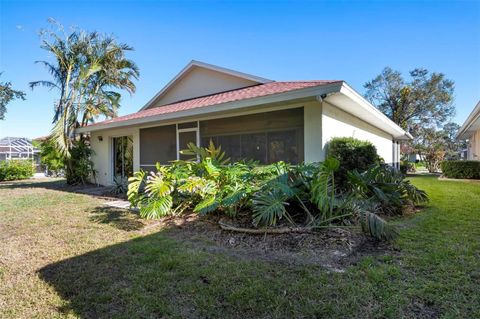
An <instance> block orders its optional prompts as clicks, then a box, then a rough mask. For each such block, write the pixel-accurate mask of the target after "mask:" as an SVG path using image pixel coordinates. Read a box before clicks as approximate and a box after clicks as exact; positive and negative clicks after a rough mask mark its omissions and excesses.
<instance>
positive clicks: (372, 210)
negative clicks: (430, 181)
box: [128, 144, 426, 239]
mask: <svg viewBox="0 0 480 319" xmlns="http://www.w3.org/2000/svg"><path fill="white" fill-rule="evenodd" d="M192 149H193V150H192ZM208 149H209V151H207V149H199V148H193V147H190V151H191V152H192V154H196V155H197V156H196V157H194V158H192V160H188V161H174V162H172V163H171V165H168V166H162V165H159V164H157V167H156V169H157V171H156V172H150V173H147V172H143V171H140V172H136V173H135V174H134V176H133V177H131V178H130V179H129V182H130V184H129V187H128V199H129V200H130V202H131V204H132V206H134V207H137V208H139V210H140V214H141V216H143V217H145V218H159V217H162V216H166V215H175V214H179V213H181V212H183V211H185V210H186V209H189V211H193V212H196V213H198V214H208V213H216V214H225V215H228V216H230V217H231V218H245V217H247V218H251V222H252V224H253V226H254V227H255V228H260V229H264V230H265V231H268V230H269V229H272V228H273V230H277V231H278V230H279V229H282V227H284V225H287V227H291V228H292V229H293V228H294V229H296V230H297V231H298V230H301V229H305V230H315V229H317V228H322V227H331V226H335V225H336V226H339V225H342V226H348V227H350V226H351V225H353V224H355V223H356V222H357V223H359V224H360V225H361V226H362V229H363V230H364V231H365V232H366V233H368V234H370V235H372V236H374V237H376V238H378V239H391V238H393V237H395V235H396V231H395V229H394V228H393V227H392V226H390V225H388V223H387V222H386V221H385V220H384V219H382V218H381V217H380V216H379V213H383V212H385V211H387V210H389V209H390V207H395V208H397V207H402V205H406V204H407V202H409V203H410V202H411V203H421V202H423V201H424V200H425V199H426V194H425V193H424V192H422V191H419V190H418V189H416V188H415V187H414V186H413V185H411V184H410V183H409V182H408V181H405V180H403V175H397V174H396V173H394V172H393V171H391V170H387V169H386V168H384V167H383V166H378V167H375V168H372V169H369V170H367V172H366V173H365V174H360V173H358V172H354V173H352V176H351V177H350V179H351V181H352V183H353V184H352V186H350V188H349V189H350V190H351V191H350V192H349V191H347V192H346V191H345V190H343V189H340V188H339V187H338V185H337V184H336V181H335V173H336V171H337V170H338V169H339V166H340V163H339V161H338V160H337V159H334V158H329V159H327V160H326V161H325V162H323V163H320V164H310V165H304V164H302V165H295V166H293V165H290V164H287V163H284V162H278V163H274V164H271V165H263V166H260V165H257V164H255V163H254V162H247V163H245V162H241V163H240V162H237V163H229V164H225V165H223V164H221V163H222V159H223V158H224V154H223V152H221V150H220V148H216V147H215V146H214V145H213V144H212V145H210V146H209V148H208ZM214 150H216V151H214ZM200 154H203V155H200ZM208 154H212V155H215V160H213V159H212V158H210V157H209V156H208ZM355 192H356V193H355ZM279 227H280V228H279ZM286 231H288V229H287V230H286Z"/></svg>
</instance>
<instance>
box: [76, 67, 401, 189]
mask: <svg viewBox="0 0 480 319" xmlns="http://www.w3.org/2000/svg"><path fill="white" fill-rule="evenodd" d="M77 132H78V133H89V134H90V135H91V146H92V148H93V150H94V156H93V162H94V165H95V169H96V170H97V176H96V179H97V182H98V183H99V184H102V185H107V184H112V183H113V182H114V180H116V179H118V178H124V177H126V176H129V175H131V174H132V172H133V171H136V170H139V169H144V170H153V169H154V168H155V163H156V162H160V163H162V164H168V163H169V162H170V161H172V160H176V159H182V158H183V156H182V155H181V154H180V153H179V151H180V150H182V149H185V148H186V146H187V143H189V142H193V143H196V144H197V145H202V146H203V145H206V144H207V143H208V142H209V141H210V140H212V141H213V142H214V143H215V144H216V145H221V146H222V149H223V150H224V151H225V152H226V153H227V155H228V156H229V157H230V158H232V160H238V159H243V158H248V159H254V160H258V161H259V162H261V163H271V162H275V161H279V160H283V161H286V162H290V163H301V162H318V161H322V160H324V159H325V154H326V145H327V142H328V141H329V140H330V139H331V138H332V137H336V136H352V137H355V138H358V139H362V140H369V141H371V142H372V143H373V144H374V145H375V146H376V147H377V150H378V153H379V155H380V156H381V157H383V159H384V160H385V162H386V163H389V164H391V165H394V166H396V167H398V166H399V161H400V147H399V142H400V141H402V140H406V139H409V138H411V136H410V135H409V134H408V133H406V132H405V131H404V130H402V129H401V128H400V127H399V126H397V125H396V124H395V123H393V122H392V121H390V120H389V119H388V118H387V117H386V116H385V115H383V114H382V113H381V112H380V111H378V110H377V109H376V108H375V107H374V106H372V105H371V104H370V103H369V102H367V101H366V100H365V99H364V98H363V97H362V96H361V95H360V94H358V93H357V92H356V91H355V90H353V89H352V88H351V87H350V86H349V85H348V84H347V83H346V82H344V81H325V80H317V81H287V82H276V81H272V80H269V79H265V78H262V77H258V76H255V75H250V74H246V73H242V72H238V71H234V70H230V69H226V68H223V67H219V66H215V65H211V64H207V63H203V62H198V61H192V62H191V63H189V64H188V65H187V66H186V67H185V68H184V69H183V70H182V71H181V72H180V73H179V74H178V75H177V76H175V77H174V78H173V79H172V80H171V81H170V82H169V83H168V84H167V85H166V86H165V87H164V88H163V89H162V90H160V92H158V93H157V94H156V95H155V96H154V97H153V98H152V99H151V100H150V101H149V102H148V103H147V104H146V105H145V106H144V107H142V108H141V109H140V110H139V111H138V112H136V113H133V114H129V115H125V116H120V117H116V118H113V119H109V120H106V121H103V122H98V123H95V124H92V125H89V126H86V127H82V128H80V129H78V130H77Z"/></svg>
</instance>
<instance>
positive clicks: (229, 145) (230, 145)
mask: <svg viewBox="0 0 480 319" xmlns="http://www.w3.org/2000/svg"><path fill="white" fill-rule="evenodd" d="M241 141H242V139H241V136H240V135H226V136H218V138H217V143H216V144H215V146H217V147H218V146H221V147H222V151H224V152H225V155H226V157H229V158H230V160H231V161H233V162H235V161H238V160H240V159H242V157H243V156H242V145H241Z"/></svg>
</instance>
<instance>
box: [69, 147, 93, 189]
mask: <svg viewBox="0 0 480 319" xmlns="http://www.w3.org/2000/svg"><path fill="white" fill-rule="evenodd" d="M92 153H93V151H92V149H91V148H90V145H89V143H88V141H86V140H83V139H82V140H77V141H75V142H74V144H73V147H72V149H71V151H70V157H69V158H67V159H65V164H66V171H65V173H66V174H65V177H66V178H67V183H68V184H70V185H75V184H85V183H87V182H88V180H89V178H90V177H93V178H95V170H94V168H93V162H92V160H91V156H92Z"/></svg>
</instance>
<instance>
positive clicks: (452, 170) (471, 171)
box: [441, 161, 480, 179]
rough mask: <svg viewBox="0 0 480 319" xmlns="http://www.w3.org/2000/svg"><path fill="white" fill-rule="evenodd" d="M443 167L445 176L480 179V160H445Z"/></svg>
mask: <svg viewBox="0 0 480 319" xmlns="http://www.w3.org/2000/svg"><path fill="white" fill-rule="evenodd" d="M441 168H442V173H443V176H445V177H449V178H468V179H480V161H443V162H442V163H441Z"/></svg>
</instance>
